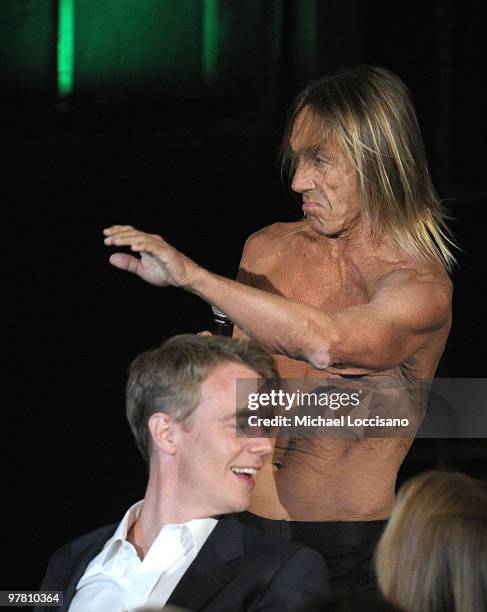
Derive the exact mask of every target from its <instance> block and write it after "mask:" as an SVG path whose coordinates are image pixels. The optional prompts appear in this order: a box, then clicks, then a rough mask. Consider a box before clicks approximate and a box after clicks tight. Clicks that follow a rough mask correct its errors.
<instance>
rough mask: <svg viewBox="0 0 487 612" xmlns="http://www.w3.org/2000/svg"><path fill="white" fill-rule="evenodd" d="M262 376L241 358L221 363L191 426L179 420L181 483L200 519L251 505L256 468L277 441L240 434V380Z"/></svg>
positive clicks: (204, 390)
mask: <svg viewBox="0 0 487 612" xmlns="http://www.w3.org/2000/svg"><path fill="white" fill-rule="evenodd" d="M258 377H259V375H258V374H257V373H256V372H255V371H254V370H252V369H250V368H248V367H247V366H244V365H241V364H238V363H232V362H228V363H224V364H220V365H218V366H216V367H215V368H214V369H213V370H211V371H210V374H209V376H208V377H207V378H206V380H205V381H204V382H203V384H202V386H201V401H200V403H199V404H198V406H197V407H196V409H195V411H194V412H193V414H192V415H191V417H190V426H189V430H187V429H186V428H185V427H184V426H183V425H182V424H178V448H177V451H176V459H177V462H178V475H179V482H178V486H179V488H180V491H181V501H182V503H185V504H189V505H190V506H191V510H192V512H191V514H192V515H193V516H194V517H195V518H196V517H205V516H213V515H218V514H225V513H229V512H241V511H243V510H246V509H247V507H248V506H249V503H250V495H251V493H252V489H253V488H254V485H255V478H256V475H257V472H258V470H259V469H260V468H261V467H262V466H263V464H264V462H265V460H266V458H267V457H268V456H269V455H270V453H271V452H272V449H273V443H272V441H271V440H270V439H269V438H248V437H237V436H236V406H235V401H236V380H237V379H238V378H258ZM242 469H246V473H241V471H242ZM239 472H240V473H239Z"/></svg>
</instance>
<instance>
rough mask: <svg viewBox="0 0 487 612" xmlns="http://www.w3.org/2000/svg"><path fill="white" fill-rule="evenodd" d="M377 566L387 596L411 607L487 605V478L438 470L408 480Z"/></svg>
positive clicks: (416, 611)
mask: <svg viewBox="0 0 487 612" xmlns="http://www.w3.org/2000/svg"><path fill="white" fill-rule="evenodd" d="M376 570H377V579H378V582H379V586H380V588H381V590H382V592H383V594H384V596H385V597H386V598H387V599H388V600H390V601H391V602H392V603H394V604H395V605H398V606H400V607H402V608H404V609H406V610H408V611H409V612H478V611H479V610H487V484H486V483H484V482H482V481H479V480H476V479H474V478H470V477H469V476H466V475H465V474H460V473H448V472H439V471H428V472H424V473H423V474H420V475H419V476H416V477H415V478H413V479H411V480H410V481H408V482H407V483H406V484H405V485H404V486H403V487H402V489H401V490H400V492H399V495H398V498H397V502H396V505H395V507H394V510H393V512H392V515H391V518H390V519H389V522H388V525H387V527H386V529H385V531H384V533H383V534H382V537H381V539H380V541H379V544H378V547H377V552H376Z"/></svg>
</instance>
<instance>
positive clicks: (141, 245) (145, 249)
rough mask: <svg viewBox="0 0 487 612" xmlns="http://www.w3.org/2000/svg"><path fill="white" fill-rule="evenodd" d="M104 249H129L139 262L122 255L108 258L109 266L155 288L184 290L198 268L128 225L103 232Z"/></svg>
mask: <svg viewBox="0 0 487 612" xmlns="http://www.w3.org/2000/svg"><path fill="white" fill-rule="evenodd" d="M103 234H104V235H105V241H104V242H105V244H106V245H107V246H129V247H130V248H131V250H132V251H134V252H135V253H140V259H139V258H138V257H134V256H133V255H128V254H126V253H114V254H113V255H111V256H110V259H109V261H110V263H111V264H112V266H115V267H116V268H119V269H120V270H125V271H127V272H132V273H133V274H137V276H140V278H142V279H143V280H145V281H146V282H148V283H151V284H152V285H156V286H157V287H167V286H169V285H172V286H174V287H188V286H189V285H190V284H191V281H192V279H193V277H194V275H195V273H196V272H197V270H198V266H197V265H196V264H195V263H194V261H192V260H191V259H189V257H186V255H183V254H182V253H180V252H179V251H178V250H177V249H175V248H174V247H172V246H171V245H170V244H169V243H167V242H166V241H165V240H164V239H163V238H161V237H160V236H157V235H156V234H147V233H145V232H141V231H140V230H137V229H135V228H134V227H132V226H130V225H112V227H109V228H107V229H105V230H103Z"/></svg>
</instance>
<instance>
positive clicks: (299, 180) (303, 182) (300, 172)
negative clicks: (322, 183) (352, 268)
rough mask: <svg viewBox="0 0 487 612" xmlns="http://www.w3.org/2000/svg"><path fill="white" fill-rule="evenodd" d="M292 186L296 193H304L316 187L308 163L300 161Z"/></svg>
mask: <svg viewBox="0 0 487 612" xmlns="http://www.w3.org/2000/svg"><path fill="white" fill-rule="evenodd" d="M291 188H292V190H293V191H295V192H296V193H303V192H304V191H308V190H309V189H313V188H314V183H313V180H312V177H311V172H310V168H309V166H308V164H306V163H304V162H299V163H298V165H297V167H296V171H295V172H294V176H293V181H292V183H291Z"/></svg>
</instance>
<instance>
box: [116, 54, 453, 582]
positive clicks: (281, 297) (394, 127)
mask: <svg viewBox="0 0 487 612" xmlns="http://www.w3.org/2000/svg"><path fill="white" fill-rule="evenodd" d="M284 159H285V160H286V161H288V162H290V170H291V176H292V188H293V190H294V191H296V192H298V193H301V194H302V196H303V207H302V208H303V212H304V214H305V219H304V220H301V221H298V222H296V223H276V224H274V225H272V226H270V227H267V228H264V229H263V230H261V231H259V232H257V233H256V234H254V235H253V236H251V237H250V238H249V239H248V240H247V243H246V245H245V248H244V253H243V256H242V262H241V267H240V272H239V276H238V279H237V281H232V280H229V279H226V278H223V277H220V276H218V275H216V274H213V273H211V272H209V271H207V270H205V269H203V268H201V267H200V266H198V265H197V264H196V263H195V262H193V261H192V260H191V259H189V258H188V257H186V256H185V255H183V254H182V253H180V252H178V251H177V250H176V249H175V248H173V247H172V246H171V245H169V244H168V243H167V242H166V241H164V240H163V239H162V238H161V237H159V236H156V235H153V234H147V233H144V232H141V231H139V230H136V229H134V228H132V227H130V226H113V227H111V228H109V229H107V230H105V232H104V233H105V243H106V244H107V245H110V246H130V247H131V249H132V251H134V253H135V254H137V253H139V254H140V259H139V258H138V257H134V256H132V255H127V254H123V253H116V254H114V255H112V256H111V257H110V262H111V263H112V264H113V265H114V266H115V267H117V268H120V269H122V270H127V271H130V272H133V273H135V274H137V275H138V276H140V277H141V278H143V279H144V280H146V281H147V282H149V283H153V284H155V285H158V286H161V287H164V286H167V285H173V286H177V287H182V288H184V289H186V290H188V291H191V292H193V293H195V294H197V295H199V296H200V297H202V298H203V299H204V300H206V301H208V302H209V303H211V304H214V305H215V306H217V307H218V308H219V309H220V310H222V311H224V312H225V313H227V314H228V316H229V317H230V318H231V319H232V320H233V321H234V322H235V324H236V329H237V331H236V334H237V335H241V334H245V335H247V336H249V337H251V338H253V339H255V340H257V341H259V342H260V343H261V344H262V345H264V346H265V347H266V348H267V349H268V350H269V351H270V352H271V353H274V354H275V355H276V359H277V362H278V367H279V372H280V375H281V376H282V377H284V378H285V377H287V378H304V377H311V378H328V377H331V376H333V377H336V376H340V377H343V378H346V377H347V376H348V377H349V376H365V375H366V376H368V377H372V378H374V379H382V378H383V379H385V380H389V381H390V380H392V381H395V382H397V384H399V385H404V386H405V385H406V384H408V383H410V382H414V381H417V380H423V379H429V378H432V377H433V376H434V373H435V370H436V368H437V365H438V362H439V359H440V357H441V354H442V352H443V350H444V347H445V343H446V340H447V337H448V333H449V330H450V325H451V293H452V286H451V282H450V280H449V276H448V270H449V269H450V268H451V266H452V265H453V262H454V258H453V256H452V254H451V251H450V249H449V245H451V241H450V240H449V238H448V233H447V230H446V228H445V226H444V222H443V216H442V211H441V208H440V204H439V202H438V199H437V197H436V195H435V192H434V189H433V186H432V184H431V180H430V177H429V173H428V169H427V162H426V157H425V152H424V147H423V142H422V138H421V134H420V131H419V127H418V123H417V119H416V116H415V112H414V108H413V105H412V102H411V100H410V97H409V92H408V90H407V88H406V87H405V85H404V84H403V83H402V81H401V80H400V79H399V78H398V77H397V76H396V75H394V74H392V73H390V72H388V71H386V70H384V69H381V68H375V67H368V66H363V67H359V68H356V69H353V70H349V71H344V72H340V73H337V74H335V75H332V76H331V77H326V78H323V79H321V80H319V81H316V82H314V83H312V84H311V85H310V86H308V87H307V88H306V89H305V90H304V91H303V92H302V93H301V94H300V95H299V96H298V98H297V101H296V103H295V106H294V109H293V113H292V115H291V118H290V121H289V126H288V129H287V132H286V135H285V139H284ZM411 443H412V439H411V438H399V437H396V438H387V439H384V438H363V439H360V440H350V439H330V438H316V439H295V440H290V441H284V442H283V443H280V441H278V444H277V446H276V452H275V454H274V458H273V460H272V462H270V463H269V464H268V466H267V467H266V469H265V470H262V473H261V476H260V477H259V483H258V487H257V488H256V491H255V495H254V497H253V502H252V505H251V508H250V509H251V511H252V512H253V513H254V514H256V515H258V516H260V517H265V518H263V519H262V520H261V521H260V522H261V527H262V528H264V529H272V530H274V531H276V530H277V531H280V532H282V533H284V534H287V535H289V536H290V537H294V538H296V539H301V540H305V541H307V543H310V544H312V545H313V544H314V545H315V546H316V547H318V548H320V549H321V550H322V552H323V553H324V554H325V556H326V557H327V560H328V564H329V567H330V571H331V578H332V581H335V586H336V585H339V586H341V587H347V586H350V585H351V584H357V582H360V583H362V584H366V583H367V581H368V579H369V578H370V574H367V570H366V569H364V568H365V567H366V563H367V559H368V557H369V556H370V553H371V550H372V545H373V543H374V542H375V540H376V538H377V537H378V535H379V534H380V530H381V528H382V526H383V521H384V519H386V518H387V517H388V516H389V513H390V510H391V507H392V504H393V502H394V486H395V481H396V475H397V471H398V469H399V466H400V465H401V462H402V461H403V459H404V457H405V455H406V453H407V450H408V448H409V446H410V445H411ZM281 521H282V523H281ZM335 561H336V563H335Z"/></svg>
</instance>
